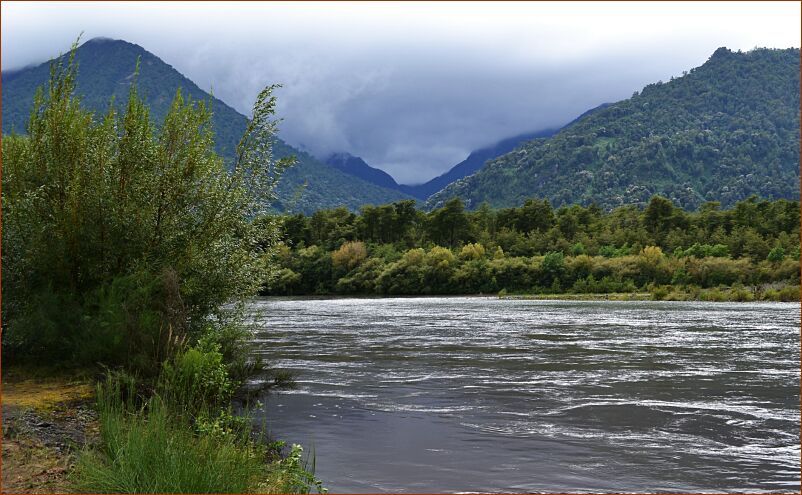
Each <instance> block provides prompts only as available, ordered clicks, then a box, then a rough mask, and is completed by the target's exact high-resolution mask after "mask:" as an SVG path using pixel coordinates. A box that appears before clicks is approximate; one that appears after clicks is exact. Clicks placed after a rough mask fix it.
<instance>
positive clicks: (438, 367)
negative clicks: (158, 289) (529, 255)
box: [250, 297, 800, 493]
mask: <svg viewBox="0 0 802 495" xmlns="http://www.w3.org/2000/svg"><path fill="white" fill-rule="evenodd" d="M250 311H251V314H252V316H253V318H254V320H255V322H256V323H257V325H258V328H259V330H258V332H257V335H256V339H257V344H258V349H259V352H260V353H261V354H262V355H263V356H264V357H265V358H266V359H267V360H269V361H270V362H271V363H272V364H273V365H275V366H276V367H277V368H282V369H289V370H293V371H296V372H297V383H298V387H297V388H296V389H295V390H290V391H285V392H278V393H271V394H269V395H267V396H266V397H265V398H263V399H262V401H263V402H264V409H263V411H261V412H258V413H257V414H261V415H262V416H257V418H256V420H257V421H262V422H263V423H265V424H267V427H268V429H269V431H270V432H271V434H272V435H275V436H276V437H278V438H283V439H288V440H290V441H292V442H298V443H301V444H303V445H304V447H305V449H306V450H307V451H309V450H310V449H313V450H314V453H315V459H316V475H317V476H318V477H319V478H321V479H322V480H323V481H324V484H325V486H326V487H327V488H329V490H330V491H331V492H332V493H337V492H349V493H357V492H372V493H377V492H417V493H420V492H429V493H431V492H600V491H601V492H660V491H667V492H719V493H720V492H745V491H746V492H756V493H760V492H789V491H791V492H797V493H798V492H799V490H800V395H799V394H800V309H799V305H798V304H796V303H732V304H730V303H700V302H612V301H597V302H589V301H531V300H510V299H498V298H483V297H441V298H438V297H432V298H384V299H360V298H335V299H314V298H306V299H301V298H297V299H291V298H267V299H260V300H257V301H255V302H254V303H253V304H252V305H251V306H250Z"/></svg>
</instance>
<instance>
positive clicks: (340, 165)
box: [324, 151, 399, 189]
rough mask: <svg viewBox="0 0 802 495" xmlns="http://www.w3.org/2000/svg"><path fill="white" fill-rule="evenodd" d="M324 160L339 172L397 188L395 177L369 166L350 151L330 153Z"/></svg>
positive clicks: (378, 184)
mask: <svg viewBox="0 0 802 495" xmlns="http://www.w3.org/2000/svg"><path fill="white" fill-rule="evenodd" d="M324 162H325V163H326V164H328V165H330V166H332V167H334V168H336V169H337V170H340V171H341V172H345V173H346V174H349V175H353V176H355V177H359V178H360V179H362V180H366V181H368V182H371V183H373V184H376V185H377V186H381V187H387V188H390V189H399V186H398V183H396V181H395V179H393V177H392V176H391V175H390V174H388V173H387V172H385V171H383V170H379V169H378V168H374V167H371V166H370V165H368V164H367V163H366V162H365V160H363V159H362V158H360V157H358V156H354V155H352V154H350V153H347V152H344V151H341V152H338V153H332V154H331V155H329V156H328V158H326V159H325V160H324Z"/></svg>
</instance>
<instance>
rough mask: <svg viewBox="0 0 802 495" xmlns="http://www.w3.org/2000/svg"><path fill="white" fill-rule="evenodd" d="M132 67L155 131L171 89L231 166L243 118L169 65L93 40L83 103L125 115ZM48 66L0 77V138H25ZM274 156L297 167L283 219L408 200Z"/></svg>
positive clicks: (131, 47) (309, 162) (86, 53)
mask: <svg viewBox="0 0 802 495" xmlns="http://www.w3.org/2000/svg"><path fill="white" fill-rule="evenodd" d="M68 56H69V54H64V55H60V58H61V59H62V60H64V59H65V58H66V57H68ZM58 58H59V57H56V58H55V59H53V60H56V59H58ZM137 60H139V75H138V76H137V91H138V92H139V93H140V95H141V96H142V97H143V98H144V99H145V101H146V103H147V104H148V106H149V108H150V111H151V118H152V119H153V121H154V122H155V123H156V124H157V125H159V124H160V122H161V121H162V120H163V119H164V116H165V115H166V114H167V110H168V109H169V105H170V103H171V102H172V99H173V97H174V95H175V92H176V90H177V89H178V88H181V90H182V93H183V95H184V96H185V97H186V96H189V97H191V98H192V99H193V100H196V101H198V100H203V101H207V102H211V109H212V114H213V115H212V126H213V129H214V134H215V149H216V151H217V152H218V154H220V155H221V156H223V157H224V158H225V159H227V160H229V161H231V160H232V159H233V156H234V152H235V150H236V146H237V143H239V139H240V138H241V136H242V134H243V133H244V131H245V128H246V125H247V117H246V116H244V115H242V114H241V113H239V112H237V111H236V110H235V109H233V108H232V107H230V106H229V105H227V104H226V103H225V102H223V101H222V100H220V99H218V98H216V97H214V96H213V95H211V94H209V93H207V92H205V91H203V90H202V89H200V88H199V87H198V86H197V85H196V84H195V83H194V82H193V81H192V80H190V79H189V78H187V77H186V76H184V75H183V74H181V73H180V72H179V71H177V70H176V69H175V68H174V67H172V66H171V65H170V64H168V63H166V62H164V61H163V60H161V59H160V58H159V57H157V56H156V55H154V54H153V53H151V52H149V51H147V50H146V49H145V48H143V47H141V46H139V45H137V44H134V43H130V42H128V41H124V40H113V39H110V38H93V39H91V40H89V41H87V42H85V43H83V44H82V45H81V46H79V47H78V48H77V50H76V61H77V62H78V74H77V78H76V85H77V93H78V94H79V95H80V96H81V98H82V103H83V104H84V105H85V106H86V107H87V108H89V109H91V110H94V111H95V112H96V114H98V115H101V114H103V113H105V112H106V111H108V108H109V102H110V100H111V98H112V97H113V98H114V100H115V107H116V108H117V109H121V108H124V105H125V102H127V100H128V90H129V87H130V82H131V80H132V79H133V77H132V76H133V74H134V71H135V68H136V63H137ZM51 61H52V60H51ZM51 61H47V62H44V63H42V64H38V65H32V66H28V67H26V68H21V69H15V70H13V71H3V72H2V76H0V77H2V82H3V91H2V117H3V122H2V124H3V127H2V131H3V133H4V134H6V133H9V132H12V131H13V132H18V133H22V132H24V131H25V127H26V125H27V120H28V116H29V113H30V110H31V106H32V104H33V96H34V92H35V91H36V88H37V87H38V86H41V85H43V84H46V82H47V81H48V79H49V76H50V63H51ZM274 154H275V155H276V157H279V158H280V157H283V156H287V155H295V156H296V158H297V159H298V162H297V164H296V165H295V166H294V167H291V168H290V169H288V170H287V171H285V172H284V175H283V176H282V178H281V180H280V181H279V184H278V187H277V192H278V196H279V198H278V200H277V202H276V203H275V205H274V206H275V207H277V208H278V209H280V210H282V211H290V210H291V211H302V212H305V213H311V212H313V211H315V210H317V209H321V208H331V207H336V206H346V207H347V208H349V209H351V210H357V209H358V208H359V207H361V206H362V205H365V204H384V203H389V202H393V201H399V200H404V199H409V198H410V196H408V195H406V194H404V193H402V192H399V191H397V190H393V189H387V188H382V187H379V186H376V185H374V184H371V183H369V182H366V181H362V180H359V179H357V178H354V177H352V176H350V175H347V174H344V173H342V172H340V171H339V170H336V169H334V168H332V167H330V166H328V165H325V164H323V163H321V162H319V161H318V160H317V159H316V158H314V157H313V156H312V155H310V154H308V153H306V152H303V151H300V150H298V149H296V148H294V147H292V146H290V145H288V144H287V143H286V142H284V141H283V140H281V139H280V138H277V139H276V142H275V143H274Z"/></svg>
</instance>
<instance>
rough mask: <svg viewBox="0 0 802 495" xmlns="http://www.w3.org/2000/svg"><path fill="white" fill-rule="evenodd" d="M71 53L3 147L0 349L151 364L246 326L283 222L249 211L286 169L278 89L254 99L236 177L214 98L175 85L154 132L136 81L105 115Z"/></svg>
mask: <svg viewBox="0 0 802 495" xmlns="http://www.w3.org/2000/svg"><path fill="white" fill-rule="evenodd" d="M74 54H75V51H74V50H73V52H72V55H71V57H70V58H69V59H67V63H66V65H63V64H62V63H61V62H59V63H58V64H54V65H53V66H52V67H51V77H50V83H49V86H48V87H47V89H46V90H42V89H40V91H39V92H38V93H37V95H36V98H35V101H34V107H33V110H32V111H31V114H30V119H29V122H28V127H27V135H25V136H20V135H11V136H6V137H4V139H3V142H2V153H3V155H2V156H3V179H4V181H3V191H2V206H3V220H4V228H3V232H2V233H3V239H2V241H3V252H2V258H3V259H2V263H3V267H4V271H3V279H2V284H3V287H2V289H3V295H4V296H5V297H4V300H3V302H4V309H5V311H4V316H6V317H5V318H4V319H3V350H4V358H6V359H7V360H8V361H9V362H19V361H26V360H27V361H36V360H46V361H47V362H50V363H67V364H74V365H85V364H95V363H102V364H105V365H108V366H125V367H126V368H127V369H129V370H135V371H137V372H140V373H151V374H152V373H154V370H158V369H159V363H161V362H162V361H163V360H164V359H166V358H168V357H169V356H171V355H172V354H174V353H175V352H176V351H177V350H178V349H181V348H182V346H183V345H184V344H186V343H187V342H191V341H194V340H195V339H197V338H199V337H200V336H202V335H204V334H205V333H208V332H216V331H217V330H218V329H221V328H224V327H225V326H226V325H231V324H236V322H237V318H238V313H237V307H236V303H239V302H241V301H243V300H245V299H246V298H248V297H249V296H251V295H252V294H254V293H255V291H256V290H257V289H258V288H259V286H260V285H261V284H262V283H263V282H264V281H265V280H266V279H267V278H268V277H269V275H270V264H269V263H268V261H269V259H270V256H271V253H272V249H273V246H274V244H275V241H276V233H277V230H276V226H275V224H274V222H272V221H271V220H270V219H269V218H264V219H263V220H262V221H259V222H254V221H252V218H254V216H256V215H258V214H260V213H263V211H264V210H263V208H264V205H265V204H266V202H267V200H268V199H269V198H271V197H272V193H273V190H274V188H275V184H276V181H277V180H278V174H279V173H280V171H281V170H282V169H284V168H285V167H286V166H287V165H289V164H290V161H289V160H279V161H275V160H274V159H273V156H272V149H271V144H272V141H273V136H274V134H275V130H276V127H275V122H274V121H273V120H271V116H272V113H273V109H274V106H275V99H274V97H272V96H271V90H272V87H269V88H266V89H265V90H264V91H263V92H262V93H261V94H260V95H259V98H258V100H257V102H256V104H255V106H254V117H253V120H251V121H250V122H249V123H248V127H247V129H246V132H245V135H244V136H243V138H242V140H241V141H240V144H239V146H238V148H237V160H236V163H235V165H234V169H233V171H231V172H229V171H228V170H227V169H226V167H225V166H224V164H223V160H222V159H221V158H220V157H219V156H218V155H217V154H216V153H215V151H214V141H213V136H212V131H211V120H210V119H211V112H210V110H209V109H208V108H207V106H206V104H205V103H204V102H202V101H201V102H194V101H192V100H191V99H190V100H185V99H184V97H183V96H182V93H181V92H180V91H179V92H177V93H176V95H175V98H174V100H173V103H172V105H171V107H170V110H169V112H167V114H166V116H165V117H164V121H163V122H161V124H160V125H159V126H158V128H157V127H156V126H155V125H154V124H153V122H151V119H150V115H149V108H148V107H147V106H146V105H145V103H144V102H143V101H142V99H141V98H140V97H139V95H138V94H137V89H136V85H135V84H132V86H131V89H130V94H129V97H128V99H127V104H126V107H125V108H124V109H123V110H118V109H117V108H116V106H115V105H114V103H113V102H112V104H110V105H109V107H108V111H107V113H106V114H105V115H101V116H97V115H95V114H92V113H90V112H89V111H87V110H85V109H84V108H83V107H82V105H81V102H80V100H79V99H78V98H77V97H76V96H75V95H74V92H75V80H76V66H75V64H74V61H73V58H72V57H74ZM59 60H60V61H63V60H64V59H59ZM131 69H134V68H133V67H132V68H131ZM230 303H234V305H233V309H232V306H231V304H230ZM231 335H233V334H231Z"/></svg>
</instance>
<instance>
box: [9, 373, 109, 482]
mask: <svg viewBox="0 0 802 495" xmlns="http://www.w3.org/2000/svg"><path fill="white" fill-rule="evenodd" d="M3 375H4V376H3V391H2V414H3V415H2V423H3V453H2V456H3V464H2V487H0V488H1V489H2V492H3V493H65V492H69V491H70V485H69V481H68V477H69V474H70V471H71V469H72V468H73V466H74V462H75V458H76V455H77V454H78V452H80V450H81V449H83V448H84V446H86V445H91V444H92V443H93V442H95V441H96V439H97V437H98V422H97V413H96V412H95V411H94V410H93V408H92V387H91V386H90V385H89V382H88V381H84V380H68V379H54V378H47V379H21V378H20V377H19V376H18V375H16V374H15V373H9V374H8V375H9V376H6V373H5V372H4V374H3Z"/></svg>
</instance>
